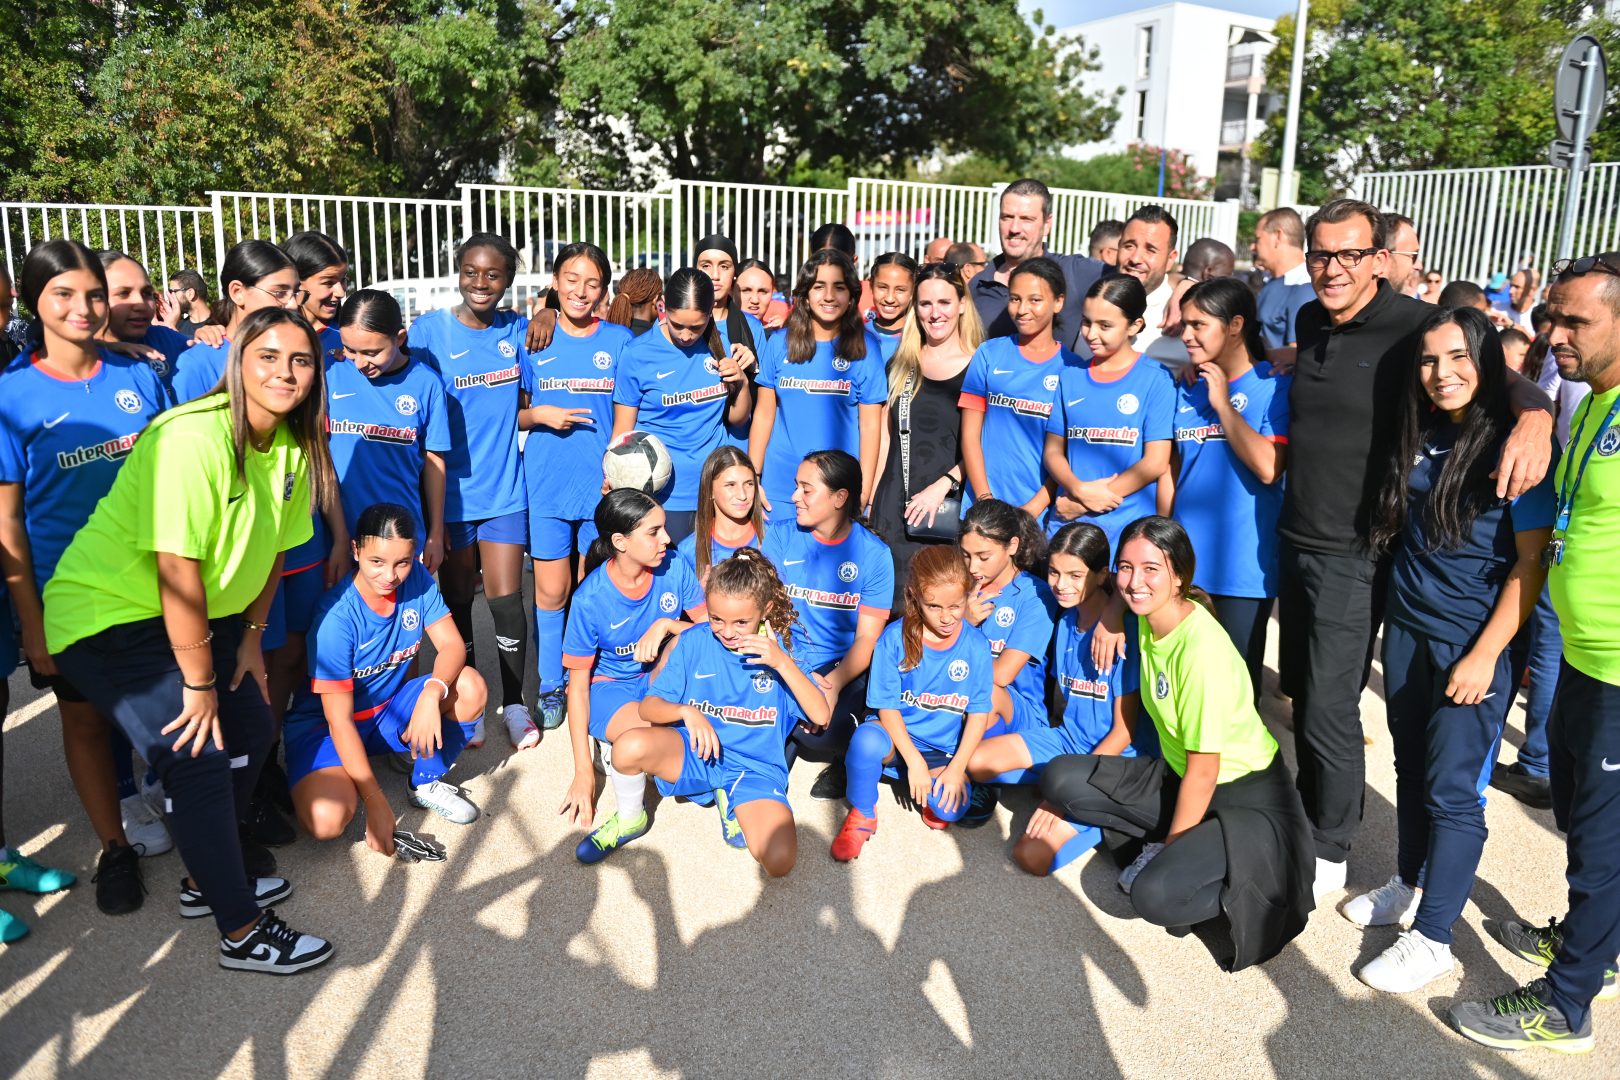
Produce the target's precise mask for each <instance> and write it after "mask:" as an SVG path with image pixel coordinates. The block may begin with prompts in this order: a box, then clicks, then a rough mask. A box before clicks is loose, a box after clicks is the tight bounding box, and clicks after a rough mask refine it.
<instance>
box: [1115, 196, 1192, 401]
mask: <svg viewBox="0 0 1620 1080" xmlns="http://www.w3.org/2000/svg"><path fill="white" fill-rule="evenodd" d="M1178 232H1179V229H1178V227H1177V225H1176V219H1175V218H1174V217H1171V216H1170V212H1169V211H1167V210H1166V209H1165V208H1164V207H1162V206H1158V205H1156V204H1152V203H1149V204H1148V205H1147V206H1142V207H1138V208H1137V211H1136V213H1134V214H1132V215H1131V216H1130V217H1129V218H1128V219H1127V220H1126V222H1125V231H1124V232H1123V233H1122V234H1120V238H1119V272H1120V273H1122V274H1129V275H1130V276H1131V277H1134V278H1136V279H1137V280H1138V281H1140V282H1141V283H1142V289H1143V291H1145V292H1146V293H1147V311H1146V312H1144V313H1143V315H1142V319H1143V321H1144V322H1145V323H1146V324H1147V326H1146V327H1145V328H1144V329H1143V330H1142V332H1141V333H1140V334H1138V335H1136V341H1135V346H1136V350H1137V351H1138V352H1140V353H1142V354H1143V355H1144V356H1151V357H1153V359H1155V360H1157V361H1159V362H1160V363H1162V364H1164V365H1165V366H1166V367H1169V368H1172V369H1174V368H1179V367H1181V366H1182V365H1184V364H1185V363H1186V362H1187V347H1186V346H1185V345H1183V344H1182V343H1181V340H1180V339H1179V338H1167V337H1164V336H1163V333H1162V328H1161V326H1160V324H1161V323H1163V322H1164V309H1165V306H1166V305H1168V304H1169V303H1170V297H1171V295H1172V294H1173V293H1174V292H1175V288H1174V286H1172V285H1171V284H1170V282H1169V280H1168V275H1169V273H1170V267H1172V266H1174V265H1175V263H1176V257H1177V255H1179V254H1180V253H1179V252H1178V251H1177V250H1176V238H1177V233H1178Z"/></svg>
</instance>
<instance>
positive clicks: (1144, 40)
mask: <svg viewBox="0 0 1620 1080" xmlns="http://www.w3.org/2000/svg"><path fill="white" fill-rule="evenodd" d="M1152 74H1153V27H1151V26H1139V27H1137V28H1136V77H1137V78H1138V79H1146V78H1150V77H1151V76H1152Z"/></svg>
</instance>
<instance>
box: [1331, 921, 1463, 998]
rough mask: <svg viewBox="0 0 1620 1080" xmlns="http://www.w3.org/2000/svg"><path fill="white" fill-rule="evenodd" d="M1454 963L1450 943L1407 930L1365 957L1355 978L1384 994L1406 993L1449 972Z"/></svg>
mask: <svg viewBox="0 0 1620 1080" xmlns="http://www.w3.org/2000/svg"><path fill="white" fill-rule="evenodd" d="M1455 966H1456V964H1455V963H1454V962H1453V961H1452V959H1451V946H1450V945H1442V944H1440V943H1439V942H1438V941H1430V940H1429V939H1428V938H1426V937H1424V936H1423V935H1422V933H1420V932H1419V931H1417V930H1407V931H1405V932H1404V933H1402V934H1401V936H1400V937H1398V938H1396V939H1395V944H1393V945H1391V946H1390V947H1389V948H1387V949H1385V950H1384V951H1383V952H1381V953H1379V954H1378V955H1377V956H1375V957H1373V958H1372V959H1371V960H1369V961H1368V962H1367V964H1366V966H1364V967H1363V968H1362V969H1361V970H1360V971H1358V972H1356V978H1358V979H1360V980H1361V981H1362V982H1364V983H1366V984H1367V985H1368V986H1370V987H1372V988H1373V989H1374V990H1382V991H1384V992H1385V993H1387V994H1409V993H1411V992H1412V991H1413V990H1417V989H1419V988H1420V987H1423V986H1427V985H1428V984H1429V983H1431V982H1433V981H1434V980H1435V979H1438V978H1439V977H1440V976H1442V975H1444V974H1446V973H1447V972H1449V971H1450V970H1451V969H1452V968H1454V967H1455Z"/></svg>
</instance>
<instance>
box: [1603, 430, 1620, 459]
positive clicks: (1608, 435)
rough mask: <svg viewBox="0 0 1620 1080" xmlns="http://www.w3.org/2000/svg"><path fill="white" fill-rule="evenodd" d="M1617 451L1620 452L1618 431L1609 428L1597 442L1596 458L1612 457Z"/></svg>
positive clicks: (1619, 434) (1619, 433)
mask: <svg viewBox="0 0 1620 1080" xmlns="http://www.w3.org/2000/svg"><path fill="white" fill-rule="evenodd" d="M1617 450H1620V430H1616V429H1615V428H1610V429H1609V430H1608V431H1605V432H1604V433H1603V438H1601V439H1599V440H1598V448H1597V452H1598V457H1613V456H1614V455H1615V451H1617Z"/></svg>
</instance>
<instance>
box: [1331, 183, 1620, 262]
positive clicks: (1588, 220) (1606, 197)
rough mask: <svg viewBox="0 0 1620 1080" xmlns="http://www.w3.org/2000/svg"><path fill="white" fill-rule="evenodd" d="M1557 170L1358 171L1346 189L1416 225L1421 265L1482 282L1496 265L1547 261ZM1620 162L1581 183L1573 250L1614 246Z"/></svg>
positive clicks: (1558, 206)
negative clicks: (1360, 173)
mask: <svg viewBox="0 0 1620 1080" xmlns="http://www.w3.org/2000/svg"><path fill="white" fill-rule="evenodd" d="M1566 179H1567V174H1566V173H1565V172H1564V170H1563V169H1555V168H1553V167H1552V166H1550V165H1527V166H1521V167H1516V168H1503V169H1445V170H1435V171H1429V172H1393V173H1363V174H1362V175H1361V176H1359V177H1357V178H1356V183H1355V185H1354V187H1353V188H1352V194H1353V195H1354V196H1355V197H1356V198H1360V199H1365V200H1366V201H1368V202H1370V203H1372V204H1373V205H1374V206H1376V207H1378V208H1379V209H1380V210H1383V211H1384V212H1386V213H1399V214H1405V215H1406V216H1407V217H1409V218H1411V219H1412V221H1413V223H1414V224H1415V225H1416V226H1417V233H1418V238H1419V240H1420V242H1421V244H1422V251H1423V264H1424V266H1425V267H1428V268H1430V269H1436V270H1439V271H1440V272H1441V273H1442V274H1444V275H1445V277H1446V279H1447V280H1456V279H1460V278H1466V279H1469V280H1472V281H1478V282H1484V281H1485V280H1486V279H1488V278H1489V277H1490V276H1491V275H1492V274H1494V273H1497V272H1499V271H1500V272H1504V273H1511V272H1512V271H1514V270H1516V269H1518V268H1519V267H1521V266H1533V267H1535V268H1537V269H1539V270H1540V271H1542V273H1543V275H1545V274H1546V271H1547V268H1548V267H1549V266H1550V265H1551V264H1552V261H1553V258H1554V257H1555V255H1556V249H1557V245H1558V229H1559V224H1560V220H1561V217H1562V214H1563V206H1564V182H1565V180H1566ZM1617 211H1620V162H1601V163H1597V164H1594V165H1592V166H1591V167H1590V168H1589V169H1588V170H1587V172H1586V177H1585V180H1584V181H1583V183H1582V185H1581V201H1580V212H1579V214H1578V216H1577V218H1576V228H1575V252H1576V254H1583V253H1589V252H1594V251H1609V250H1612V249H1613V248H1615V247H1617V246H1620V214H1617Z"/></svg>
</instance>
